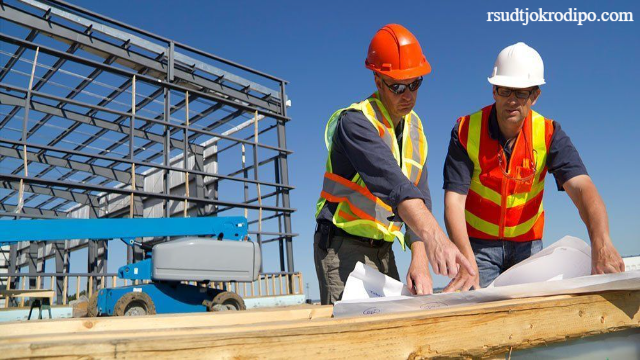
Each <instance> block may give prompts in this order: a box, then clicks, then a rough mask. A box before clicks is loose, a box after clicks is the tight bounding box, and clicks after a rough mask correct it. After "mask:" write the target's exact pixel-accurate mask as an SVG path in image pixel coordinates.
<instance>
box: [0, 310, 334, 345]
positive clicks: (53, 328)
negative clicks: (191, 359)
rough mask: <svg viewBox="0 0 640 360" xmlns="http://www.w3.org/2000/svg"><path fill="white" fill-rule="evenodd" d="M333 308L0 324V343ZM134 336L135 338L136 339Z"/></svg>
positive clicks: (239, 321) (295, 315) (259, 319)
mask: <svg viewBox="0 0 640 360" xmlns="http://www.w3.org/2000/svg"><path fill="white" fill-rule="evenodd" d="M332 312H333V306H330V305H325V306H314V305H300V306H292V307H286V308H270V309H255V310H247V311H242V312H220V313H191V314H165V315H155V316H141V317H136V318H131V317H99V318H85V319H54V320H48V319H47V320H42V321H38V322H6V323H0V334H2V335H1V336H0V341H2V339H5V337H8V336H13V337H20V336H25V337H33V336H42V335H47V336H49V335H54V334H64V333H89V332H91V333H96V332H108V331H146V330H154V329H155V330H160V329H173V328H181V327H185V328H198V327H222V328H224V327H227V326H231V325H254V324H262V323H268V322H278V321H282V320H283V319H286V320H288V321H295V320H310V319H320V318H325V319H328V318H330V317H331V314H332ZM136 336H137V335H136Z"/></svg>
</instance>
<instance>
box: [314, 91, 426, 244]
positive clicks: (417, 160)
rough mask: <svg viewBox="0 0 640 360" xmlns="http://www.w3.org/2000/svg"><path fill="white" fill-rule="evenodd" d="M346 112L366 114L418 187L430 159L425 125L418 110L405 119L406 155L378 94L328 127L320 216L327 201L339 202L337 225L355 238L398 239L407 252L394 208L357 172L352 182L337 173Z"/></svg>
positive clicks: (318, 207) (332, 120) (318, 206)
mask: <svg viewBox="0 0 640 360" xmlns="http://www.w3.org/2000/svg"><path fill="white" fill-rule="evenodd" d="M345 110H358V111H360V112H362V113H363V114H364V116H365V117H366V118H367V119H368V120H369V122H371V125H372V126H373V127H374V129H376V132H377V133H378V135H379V136H380V138H381V139H382V140H383V141H384V142H385V144H387V145H388V146H389V151H390V152H391V153H392V154H393V157H394V158H395V159H396V161H397V163H398V166H400V167H401V169H402V173H403V174H404V175H405V176H406V177H407V178H408V179H409V180H410V181H411V182H412V183H413V184H415V185H416V186H417V185H418V183H419V182H420V177H421V176H420V175H421V173H422V167H423V166H424V164H425V161H426V159H427V150H428V146H427V138H426V137H425V135H424V131H423V128H422V122H421V121H420V118H419V117H418V115H417V114H416V113H415V112H414V111H411V113H409V114H407V115H406V116H405V117H404V122H405V123H404V130H403V131H404V132H403V134H402V154H401V153H400V149H399V148H398V142H397V140H396V134H395V129H394V126H393V122H392V121H391V118H390V117H389V114H388V112H387V110H386V109H385V107H384V105H383V104H382V102H381V101H380V100H379V99H378V94H377V93H375V94H373V95H372V96H371V97H370V98H368V99H366V100H364V101H362V102H360V103H355V104H352V105H351V106H349V107H348V108H343V109H340V110H338V111H336V112H335V113H333V115H331V118H330V119H329V121H328V122H327V126H326V128H325V144H326V146H327V150H328V151H329V155H328V157H327V163H326V172H325V174H324V181H323V185H322V192H321V193H320V199H319V200H318V203H317V204H316V217H318V214H319V213H320V210H321V209H322V207H323V206H324V205H325V202H326V201H329V202H333V203H338V206H337V208H336V211H335V213H334V214H333V219H332V220H333V224H334V225H335V226H337V227H339V228H341V229H342V230H344V231H346V232H347V233H349V234H351V235H355V236H363V237H367V238H371V239H378V240H385V241H389V242H393V241H394V239H395V238H398V240H399V241H400V244H401V245H402V248H403V249H404V247H405V245H404V235H403V234H402V232H400V230H401V228H402V225H403V224H402V222H395V221H390V220H389V219H392V218H393V217H394V214H393V212H392V209H391V206H389V205H387V204H385V203H384V202H383V201H382V200H380V199H379V198H378V197H376V196H375V195H373V194H372V193H371V191H369V189H367V186H366V185H365V183H364V181H363V180H362V178H361V177H360V175H359V174H357V173H356V175H355V176H354V177H353V178H352V179H346V178H343V177H341V176H339V175H337V174H334V173H333V168H332V166H331V147H332V144H333V142H332V139H333V134H334V132H335V129H336V126H337V124H338V120H339V119H340V115H341V114H342V112H343V111H345Z"/></svg>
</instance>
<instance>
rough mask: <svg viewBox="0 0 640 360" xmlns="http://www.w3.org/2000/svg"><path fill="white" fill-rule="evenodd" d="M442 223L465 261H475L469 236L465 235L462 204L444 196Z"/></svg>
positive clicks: (465, 228)
mask: <svg viewBox="0 0 640 360" xmlns="http://www.w3.org/2000/svg"><path fill="white" fill-rule="evenodd" d="M444 223H445V226H446V227H447V232H448V233H449V238H450V239H451V241H453V243H454V244H456V246H457V247H458V249H460V252H461V253H462V255H464V256H465V257H466V258H467V259H470V260H475V258H474V254H473V249H472V248H471V243H470V242H469V234H468V233H467V226H466V220H465V216H464V203H463V204H462V205H460V204H458V203H456V202H455V201H454V200H452V199H449V198H448V195H445V206H444Z"/></svg>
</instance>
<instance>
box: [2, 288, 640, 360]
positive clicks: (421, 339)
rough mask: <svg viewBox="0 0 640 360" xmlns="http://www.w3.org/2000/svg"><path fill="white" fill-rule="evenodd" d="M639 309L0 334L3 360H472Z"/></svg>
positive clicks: (322, 313)
mask: <svg viewBox="0 0 640 360" xmlns="http://www.w3.org/2000/svg"><path fill="white" fill-rule="evenodd" d="M639 308H640V291H615V292H605V293H600V294H585V295H576V296H568V295H564V296H554V297H546V298H532V299H518V300H508V301H500V302H493V303H486V304H481V305H476V306H465V307H458V308H450V309H439V310H425V311H420V312H408V313H397V314H384V315H374V316H366V317H354V318H339V319H333V318H329V317H327V316H326V315H327V310H326V309H327V308H326V307H318V309H319V311H318V312H317V315H318V316H316V317H314V316H313V315H312V314H313V311H314V310H309V309H289V310H280V311H277V310H273V311H264V312H254V313H251V312H249V311H248V312H246V313H244V314H242V315H247V314H250V316H248V317H245V318H243V319H242V320H237V321H235V322H234V321H233V320H230V319H231V317H230V316H229V315H230V314H204V315H202V314H201V315H200V316H197V315H189V316H185V315H181V316H165V317H158V316H156V317H142V318H129V319H113V318H111V319H89V320H85V321H94V322H95V323H94V326H93V327H91V328H90V329H88V328H86V327H85V329H84V330H83V329H82V328H74V326H76V325H77V324H78V322H77V321H78V320H76V319H72V321H66V322H65V321H57V322H58V323H60V324H67V325H65V326H63V327H62V328H61V330H62V331H59V332H56V333H50V334H49V335H46V334H47V332H51V331H52V330H53V327H50V328H47V329H46V330H41V331H40V333H38V334H37V335H36V334H35V333H32V334H30V335H29V334H28V333H27V332H24V331H23V330H20V329H18V330H14V332H13V334H14V335H11V336H5V335H4V334H5V331H7V330H8V329H9V328H7V327H0V334H1V335H0V357H5V356H6V357H16V358H25V357H46V356H58V357H74V358H75V357H84V356H90V357H94V358H114V357H127V358H148V357H153V358H176V357H193V358H211V357H216V358H265V357H267V358H310V357H311V358H337V357H340V358H344V357H354V358H363V357H366V358H387V359H388V358H424V357H442V356H465V357H475V356H488V355H492V354H498V353H504V352H507V351H509V350H510V349H523V348H529V347H534V346H540V345H545V344H550V343H554V342H559V341H565V340H567V339H572V338H580V337H584V336H589V335H595V334H601V333H607V332H613V331H619V330H623V329H628V328H635V329H638V331H640V312H639ZM292 314H293V315H292ZM236 315H238V314H236ZM289 316H293V317H294V318H293V319H292V318H289ZM296 317H297V318H296ZM203 318H207V319H206V320H203ZM218 318H219V319H221V320H220V323H215V321H214V320H215V319H218ZM240 318H242V316H240ZM251 318H253V320H251ZM222 319H225V320H222ZM102 320H105V321H104V322H103V321H102ZM112 320H115V321H112ZM123 320H129V321H123ZM158 320H160V322H159V323H158V322H157V321H158ZM74 321H76V322H74ZM225 321H228V322H227V323H226V325H223V323H224V322H225ZM50 322H51V323H54V324H55V323H56V321H50ZM38 323H40V324H45V323H47V322H45V321H40V322H38ZM79 324H82V323H79ZM151 324H160V325H161V326H159V327H157V328H154V327H152V326H151ZM172 324H173V327H172V326H171V325H172ZM13 325H14V328H20V327H22V325H28V326H32V325H31V324H26V323H25V324H16V323H13ZM32 328H33V327H32ZM74 329H75V330H74Z"/></svg>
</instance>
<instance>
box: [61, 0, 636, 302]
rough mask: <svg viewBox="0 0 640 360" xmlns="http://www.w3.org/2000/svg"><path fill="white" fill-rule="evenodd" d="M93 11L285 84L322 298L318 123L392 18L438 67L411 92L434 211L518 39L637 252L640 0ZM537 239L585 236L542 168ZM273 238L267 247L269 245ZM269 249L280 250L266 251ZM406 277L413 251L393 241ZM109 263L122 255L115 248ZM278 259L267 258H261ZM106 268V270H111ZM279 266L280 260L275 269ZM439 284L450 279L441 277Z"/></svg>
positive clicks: (307, 257)
mask: <svg viewBox="0 0 640 360" xmlns="http://www.w3.org/2000/svg"><path fill="white" fill-rule="evenodd" d="M74 2H76V3H79V4H80V5H81V6H83V7H86V8H88V9H90V10H93V11H96V12H99V13H102V14H105V15H107V16H109V17H112V18H114V19H117V20H120V21H123V22H126V23H129V24H132V25H134V26H137V27H139V28H142V29H145V30H148V31H151V32H154V33H156V34H159V35H162V36H165V37H168V38H172V39H174V40H176V41H180V42H183V43H186V44H189V45H192V46H195V47H197V48H201V49H204V50H206V51H209V52H211V53H214V54H217V55H220V56H222V57H226V58H228V59H231V60H234V61H237V62H239V63H242V64H245V65H248V66H251V67H254V68H256V69H259V70H262V71H265V72H267V73H270V74H273V75H276V76H279V77H281V78H284V79H287V80H289V81H290V85H289V87H288V95H289V97H290V98H291V100H292V102H293V106H292V107H291V108H290V111H289V115H290V116H291V118H292V119H293V121H291V122H290V123H289V125H288V128H287V136H288V139H287V140H288V147H289V148H290V149H292V150H294V151H295V154H294V155H292V156H291V158H290V168H289V171H290V179H291V180H290V181H291V183H292V184H293V185H295V186H296V190H295V191H293V192H292V206H293V207H295V208H297V209H298V211H297V212H296V213H295V215H294V217H293V221H294V222H293V230H294V231H295V232H297V233H299V234H300V236H299V237H298V238H297V239H296V240H295V241H294V249H295V261H296V263H295V266H296V270H299V271H302V272H303V273H304V278H305V281H306V282H308V283H309V286H310V290H311V297H312V298H316V299H317V298H318V289H317V281H316V275H315V269H314V265H313V255H312V232H313V226H314V217H313V215H314V213H313V211H314V207H315V202H316V200H317V197H318V194H319V192H320V187H321V179H322V174H323V172H324V162H325V158H326V150H325V148H324V143H323V141H322V133H323V129H324V125H325V123H326V120H327V119H328V117H329V115H330V114H331V113H332V112H333V111H334V110H336V109H337V108H340V107H344V106H346V105H349V104H350V103H351V102H354V101H359V100H360V99H363V98H364V97H366V96H367V95H369V94H370V93H371V92H372V91H373V89H374V84H373V80H372V76H371V73H370V72H369V71H367V70H366V69H365V68H364V66H363V63H364V58H365V56H366V51H367V47H368V44H369V41H370V39H371V37H372V36H373V34H374V33H375V31H376V30H377V29H378V28H380V27H381V26H383V25H385V24H387V23H400V24H402V25H404V26H406V27H407V28H409V29H410V30H411V31H412V32H413V33H414V34H415V35H416V37H417V38H418V39H419V40H420V42H421V44H422V48H423V50H424V52H425V54H426V56H427V58H428V60H429V62H430V63H431V65H432V67H433V72H432V73H431V74H430V75H428V76H427V77H426V78H425V82H424V83H423V86H422V88H421V89H420V93H419V96H418V103H417V106H416V109H415V110H416V112H417V113H418V114H419V115H420V116H421V118H422V121H423V123H424V125H425V131H426V135H427V138H428V141H429V160H428V166H429V170H430V171H429V173H430V179H429V184H430V186H431V193H432V197H433V203H434V214H435V216H436V218H437V219H438V221H439V222H440V223H441V224H443V220H442V219H443V205H442V204H443V191H442V190H441V188H442V165H443V162H444V157H445V155H446V149H447V144H448V142H449V136H450V131H451V128H452V126H453V124H454V122H455V120H456V118H458V117H459V116H462V115H465V114H468V113H470V112H473V111H475V110H477V109H479V108H481V107H482V106H484V105H488V104H490V103H491V102H492V98H491V88H490V85H489V83H488V82H487V80H486V78H487V76H488V75H489V74H490V72H491V69H492V66H493V62H494V60H495V57H496V55H497V54H498V52H499V51H500V50H501V49H502V48H504V47H505V46H507V45H510V44H513V43H515V42H518V41H524V42H525V43H527V44H528V45H530V46H532V47H534V48H535V49H537V50H538V52H539V53H540V54H541V56H542V58H543V60H544V62H545V77H546V81H547V85H544V86H543V87H542V97H541V98H540V100H539V102H538V104H537V105H536V106H535V107H534V109H535V110H537V111H538V112H540V113H541V114H543V115H545V116H546V117H549V118H552V119H554V120H556V121H558V122H560V123H561V124H562V127H563V129H565V131H566V132H567V133H568V134H569V136H570V137H571V139H572V140H573V142H574V144H575V145H576V146H577V148H578V150H579V151H580V154H581V156H582V159H583V160H584V162H585V164H586V165H587V169H588V171H589V173H590V175H591V176H592V178H593V180H594V182H595V183H596V185H597V186H598V189H599V191H600V193H601V195H602V197H603V198H604V201H605V203H606V204H607V208H608V210H609V217H610V223H611V235H612V237H613V241H614V244H615V245H616V246H617V247H618V249H619V251H620V252H621V253H622V254H623V255H631V254H640V235H639V233H638V231H637V228H636V226H637V225H638V223H640V221H639V220H640V211H639V210H638V206H637V200H635V198H636V191H635V182H636V181H638V179H639V178H640V170H639V166H638V163H639V162H640V161H639V160H638V159H637V158H636V159H634V158H633V154H634V153H637V151H636V150H635V146H636V145H637V144H638V142H637V137H638V136H639V135H640V121H639V120H638V115H637V113H636V110H637V107H638V106H637V104H638V99H639V98H640V86H639V85H638V83H639V82H640V70H639V65H638V64H640V46H639V45H640V41H639V40H640V28H639V24H638V22H640V6H639V5H638V2H637V1H615V2H604V1H574V2H563V5H558V2H556V1H536V2H535V3H533V2H532V3H531V4H529V5H527V6H523V5H520V6H521V8H522V7H529V10H534V9H535V10H537V9H538V8H542V9H543V11H562V12H565V11H567V10H568V8H569V7H570V6H571V7H575V8H577V10H578V11H586V12H589V11H593V12H596V13H598V14H599V13H601V12H603V11H609V12H612V11H631V12H633V15H634V20H635V22H606V23H605V22H590V23H585V24H583V25H582V26H578V25H577V24H576V23H573V22H544V23H530V24H529V25H527V26H523V25H521V24H520V23H514V22H509V23H496V22H487V21H486V20H487V12H488V11H509V12H512V11H514V9H515V7H516V6H518V5H516V4H522V2H517V3H516V2H513V1H491V2H487V1H455V2H454V1H438V2H435V1H415V2H411V1H405V2H389V1H367V2H348V1H340V2H333V1H323V2H306V1H238V2H233V1H216V2H213V1H197V2H196V1H181V2H176V1H173V2H169V1H131V0H128V1H121V0H111V1H83V2H79V1H74ZM549 180H550V181H549V182H548V186H547V192H546V194H545V208H546V212H547V226H546V230H545V236H544V243H545V245H547V246H548V245H549V244H551V243H552V242H554V241H556V240H558V239H559V238H561V237H562V236H564V235H574V236H578V237H580V238H582V239H585V240H586V239H587V238H588V236H587V232H586V230H585V227H584V226H583V224H582V222H581V221H580V218H579V216H578V213H577V211H576V209H575V208H574V206H573V204H572V203H571V201H570V199H569V198H568V196H566V195H565V194H564V193H560V192H557V191H556V190H555V184H554V181H553V179H552V178H549ZM274 248H275V247H274ZM274 250H275V249H274ZM266 255H267V256H270V257H273V256H276V255H275V253H272V252H271V251H269V252H267V254H266ZM396 256H397V258H398V260H399V270H400V273H401V277H403V278H404V275H405V274H406V270H407V268H408V265H409V259H410V257H409V256H410V254H409V252H407V253H403V252H402V250H400V248H399V246H398V247H396ZM111 261H113V262H115V261H117V260H116V259H114V258H113V255H112V258H111ZM269 263H273V264H275V263H276V262H275V261H269ZM109 270H114V269H111V266H110V269H109ZM266 270H268V271H273V270H277V269H275V268H274V269H269V268H267V269H266ZM434 282H435V285H436V286H443V285H444V284H446V280H445V278H441V277H436V278H435V279H434Z"/></svg>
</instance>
